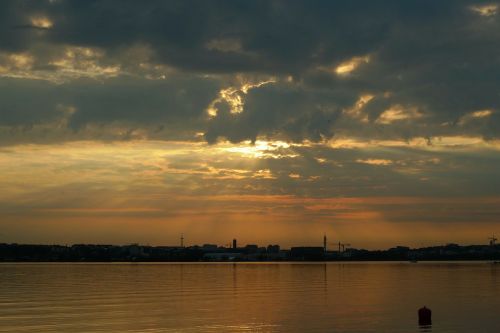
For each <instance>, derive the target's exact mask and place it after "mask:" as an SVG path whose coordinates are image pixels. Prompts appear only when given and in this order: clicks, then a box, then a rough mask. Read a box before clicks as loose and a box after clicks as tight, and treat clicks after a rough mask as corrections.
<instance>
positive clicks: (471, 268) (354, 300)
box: [0, 262, 500, 333]
mask: <svg viewBox="0 0 500 333" xmlns="http://www.w3.org/2000/svg"><path fill="white" fill-rule="evenodd" d="M499 279H500V265H492V264H490V263H484V262H482V263H418V264H411V263H347V264H341V263H328V264H324V263H314V264H313V263H311V264H308V263H306V264H303V263H237V264H231V263H230V264H215V263H209V264H205V263H194V264H191V263H186V264H176V263H162V264H149V263H148V264H0V332H72V333H75V332H423V331H429V332H430V331H431V332H500V307H499V305H500V280H499ZM423 305H427V306H428V307H430V308H431V309H432V311H433V325H432V327H431V328H428V329H425V328H419V327H418V325H417V309H418V308H419V307H421V306H423Z"/></svg>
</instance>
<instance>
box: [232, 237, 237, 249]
mask: <svg viewBox="0 0 500 333" xmlns="http://www.w3.org/2000/svg"><path fill="white" fill-rule="evenodd" d="M237 247H238V242H237V241H236V238H235V239H233V249H236V248H237Z"/></svg>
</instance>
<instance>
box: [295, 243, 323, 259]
mask: <svg viewBox="0 0 500 333" xmlns="http://www.w3.org/2000/svg"><path fill="white" fill-rule="evenodd" d="M324 254H325V252H324V249H323V247H320V246H300V247H292V248H291V249H290V257H291V258H292V259H293V260H323V259H324Z"/></svg>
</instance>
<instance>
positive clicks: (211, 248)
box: [201, 244, 217, 251]
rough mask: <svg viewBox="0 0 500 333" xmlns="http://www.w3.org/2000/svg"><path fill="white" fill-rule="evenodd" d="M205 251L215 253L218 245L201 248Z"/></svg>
mask: <svg viewBox="0 0 500 333" xmlns="http://www.w3.org/2000/svg"><path fill="white" fill-rule="evenodd" d="M201 248H202V249H203V250H204V251H214V250H217V245H215V244H203V246H202V247H201Z"/></svg>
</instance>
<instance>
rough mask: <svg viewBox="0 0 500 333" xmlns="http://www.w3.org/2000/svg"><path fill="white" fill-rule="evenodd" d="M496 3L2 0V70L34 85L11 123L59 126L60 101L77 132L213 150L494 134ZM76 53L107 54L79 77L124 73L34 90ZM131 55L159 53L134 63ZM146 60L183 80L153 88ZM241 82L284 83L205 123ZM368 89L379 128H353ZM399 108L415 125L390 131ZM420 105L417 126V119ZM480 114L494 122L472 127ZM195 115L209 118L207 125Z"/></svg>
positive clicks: (498, 123) (498, 92) (498, 126)
mask: <svg viewBox="0 0 500 333" xmlns="http://www.w3.org/2000/svg"><path fill="white" fill-rule="evenodd" d="M487 4H491V3H489V2H482V1H386V2H383V3H380V2H374V1H213V2H208V1H168V2H166V1H147V2H138V1H67V0H54V1H3V2H1V3H0V52H3V53H4V56H3V58H1V57H0V61H2V60H1V59H4V60H3V62H4V64H2V63H0V66H3V67H0V74H2V75H4V76H9V73H10V74H11V75H10V76H16V77H21V79H22V78H24V80H26V81H27V82H25V83H17V82H14V81H9V82H7V83H2V84H3V87H4V88H5V89H6V90H5V91H4V92H3V94H4V96H5V98H3V99H2V100H1V101H0V123H2V124H4V125H9V126H12V125H13V124H14V125H16V126H17V125H26V126H30V125H31V124H33V123H39V122H42V121H44V120H45V121H49V120H50V119H51V118H54V117H57V112H59V111H57V110H56V109H57V108H56V105H55V104H56V103H60V104H62V105H71V106H74V107H75V108H76V112H74V113H73V114H72V115H71V117H69V118H68V122H67V125H68V126H69V127H70V128H72V129H74V130H78V129H79V128H81V127H82V126H84V125H85V124H106V123H111V122H115V121H121V122H125V123H128V124H129V126H130V128H131V129H133V128H135V127H142V126H144V125H145V124H150V123H155V122H159V123H161V122H163V121H164V120H165V119H167V118H168V121H169V122H170V123H171V124H172V123H175V124H177V125H176V126H177V127H184V126H188V127H197V128H196V129H194V128H193V130H195V131H200V132H205V133H206V138H207V140H208V141H209V142H215V141H216V140H217V139H219V138H227V139H229V140H231V141H242V140H247V139H250V140H255V139H256V138H257V137H259V136H276V137H281V138H285V139H286V140H292V141H301V140H304V139H309V140H312V141H318V140H321V139H323V138H330V137H332V136H333V135H334V134H335V133H337V132H343V133H348V134H351V135H356V136H365V137H372V136H376V137H384V136H386V137H389V138H402V139H409V138H411V137H414V136H423V137H432V136H439V135H474V136H476V135H480V136H484V137H485V138H496V137H498V136H499V133H500V132H499V130H500V116H499V113H498V111H499V110H500V89H499V79H498V78H499V77H500V43H498V41H499V40H500V29H499V28H500V27H499V19H498V15H497V13H496V10H495V9H493V10H489V11H481V8H483V7H481V6H485V5H487ZM44 20H45V21H44ZM67 47H84V48H90V49H92V50H94V49H95V50H100V51H102V56H99V57H98V58H96V59H94V60H93V61H94V62H92V63H91V64H90V65H89V62H88V59H83V61H80V62H79V63H78V65H79V66H80V67H79V70H80V74H81V72H85V70H87V71H91V70H95V67H96V66H101V67H97V68H98V69H99V68H101V69H102V68H104V67H103V66H108V65H109V66H111V65H116V66H118V67H117V68H120V73H119V74H120V75H118V76H116V77H114V78H112V79H110V78H108V77H101V78H100V79H99V80H100V81H99V84H94V85H92V84H90V83H89V84H80V83H74V82H71V80H73V78H66V79H65V82H64V83H62V84H61V85H59V86H58V87H57V89H56V88H55V87H52V86H50V84H48V86H44V85H45V84H44V83H35V82H32V81H29V79H30V77H29V76H30V73H32V72H33V71H44V72H53V78H54V77H57V76H58V75H62V74H61V68H60V67H59V68H58V67H57V65H54V60H55V59H56V58H57V57H58V54H59V55H60V54H61V52H64V51H58V50H62V49H64V48H67ZM133 48H139V49H140V48H144V49H147V50H148V52H149V53H148V55H147V56H145V57H143V58H140V57H139V58H137V61H135V59H136V58H135V57H132V56H131V54H130V49H133ZM58 52H59V53H58ZM12 54H25V55H26V54H28V55H30V56H32V57H33V59H32V64H31V65H30V66H31V67H29V69H27V70H25V71H24V72H23V73H22V75H20V74H19V71H21V70H22V67H23V66H25V67H26V64H23V62H22V61H21V60H22V59H21V60H20V59H17V58H12ZM9 57H10V58H9ZM356 57H357V58H356ZM130 59H134V61H131V60H130ZM353 59H361V60H359V61H358V63H357V64H355V66H354V67H353V69H352V70H351V71H350V72H348V73H347V74H345V75H338V74H337V73H335V68H337V66H339V65H341V64H343V63H346V62H349V61H352V60H353ZM73 60H74V59H73ZM143 62H145V63H146V65H148V66H149V67H148V68H153V70H154V68H156V67H157V66H166V67H168V68H170V69H172V70H174V71H176V73H177V74H176V75H177V76H175V77H173V78H172V77H168V76H167V79H166V82H165V83H159V82H149V81H148V79H146V78H144V77H143V76H144V73H142V72H141V71H140V70H139V69H140V68H143V67H141V66H142V65H144V64H143ZM91 65H92V66H94V67H92V66H91ZM2 68H4V69H3V72H2V70H1V69H2ZM5 68H6V69H5ZM92 68H93V69H92ZM13 71H17V72H15V73H13V74H12V73H11V72H13ZM236 74H239V75H247V76H252V75H261V76H269V77H275V78H277V79H276V82H275V83H272V84H268V85H265V86H260V87H255V88H253V89H250V90H249V91H248V93H245V94H243V95H242V100H243V110H242V111H243V112H241V113H238V114H234V113H231V112H230V106H229V105H227V101H220V102H218V103H216V104H215V107H216V108H217V109H218V113H217V115H216V116H215V117H214V118H212V119H210V120H209V119H208V118H207V117H205V118H204V117H203V113H204V112H205V110H206V108H207V107H208V106H209V104H210V103H211V101H213V100H215V99H216V98H217V97H218V89H221V88H224V87H228V86H234V85H235V80H234V77H233V76H235V75H236ZM75 75H76V74H75ZM206 75H211V78H210V79H208V78H207V77H206ZM182 76H186V78H182ZM231 77H233V78H231ZM4 82H5V81H4ZM236 88H237V89H239V88H240V87H238V86H237V85H236ZM366 94H370V95H373V96H374V98H373V99H372V100H371V101H369V102H368V103H366V105H364V106H363V107H362V108H361V111H360V112H362V113H363V114H365V115H366V117H367V120H368V122H361V121H359V120H360V119H358V118H356V119H354V120H349V119H347V118H349V116H348V115H346V114H343V110H345V109H347V108H350V107H352V106H353V105H354V104H355V102H356V101H357V100H358V98H359V97H360V96H362V95H366ZM54 95H57V96H54ZM16 96H17V97H16ZM20 96H24V98H21V97H20ZM17 101H19V102H17ZM393 106H398V107H399V108H400V110H402V111H400V113H402V114H403V118H402V119H404V120H403V121H402V120H401V118H399V119H395V120H394V121H393V120H391V119H390V118H387V119H388V120H387V121H385V123H384V122H381V121H380V117H382V116H383V114H384V111H386V110H388V109H390V108H391V107H393ZM408 110H414V111H412V112H414V114H413V115H414V116H415V114H417V113H418V115H419V117H413V118H412V117H409V116H407V115H406V116H405V115H404V113H405V112H406V113H407V112H408ZM479 110H490V111H491V113H490V114H488V115H486V116H484V117H483V118H482V119H472V120H474V121H471V122H464V121H463V119H464V117H467V115H468V114H470V113H472V112H475V111H479ZM166 115H175V117H174V116H166ZM389 116H390V115H389ZM399 116H401V114H400V115H399ZM410 116H411V115H410ZM405 117H406V118H405ZM192 119H198V122H197V123H196V126H194V125H193V122H192ZM467 119H468V118H467ZM377 120H378V122H377Z"/></svg>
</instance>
